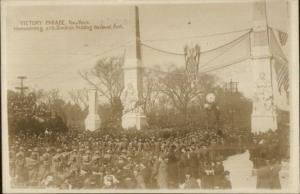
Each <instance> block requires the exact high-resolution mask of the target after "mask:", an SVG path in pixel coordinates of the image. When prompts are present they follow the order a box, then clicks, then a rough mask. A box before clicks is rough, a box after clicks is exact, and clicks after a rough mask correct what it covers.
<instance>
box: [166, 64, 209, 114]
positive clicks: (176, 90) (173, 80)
mask: <svg viewBox="0 0 300 194" xmlns="http://www.w3.org/2000/svg"><path fill="white" fill-rule="evenodd" d="M160 83H161V84H162V88H161V92H162V93H164V94H166V95H167V96H168V97H169V98H170V100H171V101H172V102H173V105H174V107H175V108H176V109H177V110H178V111H179V112H180V113H182V115H183V116H184V119H185V120H186V119H187V115H188V106H189V104H190V103H191V102H192V101H193V100H194V99H196V98H197V97H199V96H200V95H201V94H204V93H205V92H207V91H208V90H209V89H211V88H212V87H213V84H214V83H215V82H214V79H213V77H212V76H211V75H205V74H203V75H201V74H190V73H188V72H186V71H185V70H184V69H173V70H170V71H169V72H168V73H167V74H165V75H163V76H161V78H160Z"/></svg>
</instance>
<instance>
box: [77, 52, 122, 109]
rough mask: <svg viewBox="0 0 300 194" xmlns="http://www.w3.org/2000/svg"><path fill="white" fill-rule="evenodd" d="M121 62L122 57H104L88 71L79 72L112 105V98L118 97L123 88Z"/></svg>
mask: <svg viewBox="0 0 300 194" xmlns="http://www.w3.org/2000/svg"><path fill="white" fill-rule="evenodd" d="M122 63H123V58H122V57H110V58H104V59H101V60H99V61H98V62H97V64H96V65H95V67H94V68H93V69H92V70H91V71H90V72H79V75H80V76H81V77H82V78H83V79H84V80H86V81H87V82H88V83H89V84H91V85H92V86H94V87H95V88H96V89H97V90H98V91H99V93H100V95H101V96H103V97H105V98H106V99H107V100H108V101H109V103H110V105H111V106H113V105H114V99H115V98H120V96H121V93H122V91H123V88H124V86H123V69H122ZM93 78H96V79H93Z"/></svg>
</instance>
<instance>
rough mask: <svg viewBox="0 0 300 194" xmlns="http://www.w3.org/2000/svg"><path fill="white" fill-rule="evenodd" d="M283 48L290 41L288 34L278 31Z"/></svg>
mask: <svg viewBox="0 0 300 194" xmlns="http://www.w3.org/2000/svg"><path fill="white" fill-rule="evenodd" d="M277 32H278V37H279V41H280V44H281V46H284V45H285V44H286V42H287V39H288V33H286V32H282V31H280V30H277Z"/></svg>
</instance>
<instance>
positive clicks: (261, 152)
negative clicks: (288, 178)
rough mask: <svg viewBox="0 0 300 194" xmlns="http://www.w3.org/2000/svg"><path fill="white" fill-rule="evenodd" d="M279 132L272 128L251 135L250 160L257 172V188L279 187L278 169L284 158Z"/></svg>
mask: <svg viewBox="0 0 300 194" xmlns="http://www.w3.org/2000/svg"><path fill="white" fill-rule="evenodd" d="M280 139H281V138H280V137H279V133H277V132H274V131H272V130H270V131H268V132H265V133H258V134H255V135H253V138H252V140H253V143H252V146H251V148H250V160H251V161H252V162H253V167H254V169H255V172H256V174H257V182H256V187H257V188H269V189H280V188H281V185H280V178H279V171H280V169H281V160H282V158H284V153H283V152H282V145H281V144H280Z"/></svg>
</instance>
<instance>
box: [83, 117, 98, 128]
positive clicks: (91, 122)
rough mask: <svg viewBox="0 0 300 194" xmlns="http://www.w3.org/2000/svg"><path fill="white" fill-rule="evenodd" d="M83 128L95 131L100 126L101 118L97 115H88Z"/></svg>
mask: <svg viewBox="0 0 300 194" xmlns="http://www.w3.org/2000/svg"><path fill="white" fill-rule="evenodd" d="M84 124H85V130H89V131H95V130H96V129H99V128H100V126H101V120H100V118H99V116H98V115H90V114H89V115H88V116H87V117H86V119H85V121H84Z"/></svg>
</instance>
